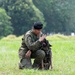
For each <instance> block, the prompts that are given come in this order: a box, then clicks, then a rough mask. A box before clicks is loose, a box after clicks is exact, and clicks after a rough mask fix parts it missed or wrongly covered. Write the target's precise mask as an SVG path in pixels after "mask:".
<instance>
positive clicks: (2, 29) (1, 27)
mask: <svg viewBox="0 0 75 75" xmlns="http://www.w3.org/2000/svg"><path fill="white" fill-rule="evenodd" d="M10 19H11V18H10V17H9V16H8V15H7V14H6V11H5V10H4V9H1V8H0V37H2V36H7V35H9V34H11V33H12V31H13V28H12V27H11V22H10Z"/></svg>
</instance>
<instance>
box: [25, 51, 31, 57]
mask: <svg viewBox="0 0 75 75" xmlns="http://www.w3.org/2000/svg"><path fill="white" fill-rule="evenodd" d="M30 56H31V51H30V50H28V51H27V53H26V54H25V57H26V58H30Z"/></svg>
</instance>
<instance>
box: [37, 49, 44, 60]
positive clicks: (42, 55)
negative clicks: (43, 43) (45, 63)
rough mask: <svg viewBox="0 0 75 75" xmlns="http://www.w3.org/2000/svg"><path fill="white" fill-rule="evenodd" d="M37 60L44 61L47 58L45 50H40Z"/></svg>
mask: <svg viewBox="0 0 75 75" xmlns="http://www.w3.org/2000/svg"><path fill="white" fill-rule="evenodd" d="M36 55H37V58H40V59H43V58H44V57H45V52H44V51H43V50H38V51H37V52H36Z"/></svg>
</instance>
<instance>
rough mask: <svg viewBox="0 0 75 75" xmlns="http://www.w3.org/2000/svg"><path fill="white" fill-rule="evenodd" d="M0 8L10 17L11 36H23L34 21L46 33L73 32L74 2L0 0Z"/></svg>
mask: <svg viewBox="0 0 75 75" xmlns="http://www.w3.org/2000/svg"><path fill="white" fill-rule="evenodd" d="M0 7H2V8H4V9H5V10H6V13H7V14H8V15H9V16H10V17H11V23H12V27H13V29H14V31H13V34H16V35H22V34H24V33H25V32H26V31H27V30H29V29H31V27H32V25H33V22H35V21H41V22H42V23H43V24H44V30H43V31H44V32H46V33H47V32H49V33H50V32H52V33H58V32H60V33H65V34H70V33H71V32H75V0H41V1H40V0H0Z"/></svg>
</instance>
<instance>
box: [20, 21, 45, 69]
mask: <svg viewBox="0 0 75 75" xmlns="http://www.w3.org/2000/svg"><path fill="white" fill-rule="evenodd" d="M42 28H43V24H42V23H41V22H36V23H34V24H33V28H32V30H30V31H28V32H27V33H26V34H24V36H23V38H22V45H21V47H20V49H19V58H20V62H19V69H23V68H28V69H29V68H39V65H40V63H41V61H42V60H43V59H44V57H45V52H44V51H43V50H41V45H42V41H43V40H44V39H45V38H46V36H45V35H42V32H41V30H42ZM31 58H34V63H33V65H32V63H31Z"/></svg>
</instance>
